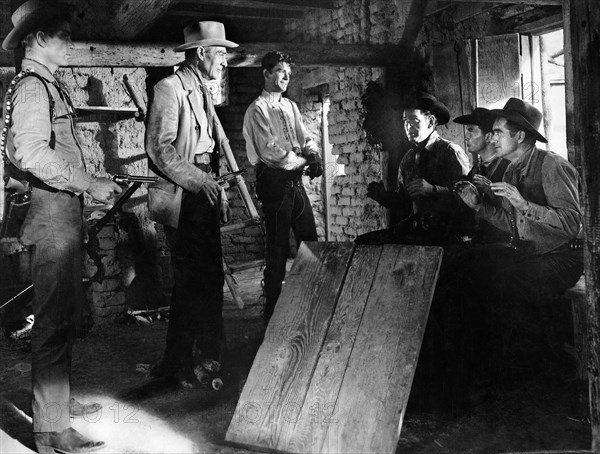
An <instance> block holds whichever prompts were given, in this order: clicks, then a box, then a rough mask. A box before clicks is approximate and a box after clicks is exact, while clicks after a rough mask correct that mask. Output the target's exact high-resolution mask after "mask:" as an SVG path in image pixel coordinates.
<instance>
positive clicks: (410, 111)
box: [355, 92, 470, 244]
mask: <svg viewBox="0 0 600 454" xmlns="http://www.w3.org/2000/svg"><path fill="white" fill-rule="evenodd" d="M403 117H404V128H405V131H406V135H407V137H408V139H409V140H410V142H411V143H412V148H411V149H410V150H409V151H408V152H407V153H406V154H405V155H404V157H403V158H402V161H401V162H400V169H399V172H398V190H397V191H394V192H391V191H386V190H385V187H384V185H383V182H382V181H380V182H372V183H370V184H369V187H368V190H367V196H368V197H370V198H372V199H373V200H375V201H377V202H379V203H380V204H381V205H383V206H385V207H387V208H389V209H390V210H392V211H395V214H396V217H398V218H399V219H405V221H402V222H400V223H399V224H397V225H395V226H394V227H392V228H391V229H386V230H380V231H376V232H369V233H367V234H364V235H360V236H359V237H357V238H356V240H355V242H356V243H357V244H385V243H404V242H416V243H438V242H441V241H443V237H444V236H445V234H446V233H447V232H446V230H447V224H448V223H454V222H455V220H454V219H448V215H451V214H452V216H451V217H453V213H454V212H455V211H456V210H459V209H460V206H459V205H458V203H456V200H455V198H454V197H453V196H452V194H451V193H450V191H451V190H452V188H453V187H454V184H455V183H456V182H457V181H458V180H460V179H462V178H464V176H465V175H466V174H467V172H468V171H469V167H470V164H469V158H468V157H467V154H466V153H465V152H464V150H463V149H462V148H461V147H459V146H458V145H456V144H454V143H452V142H450V141H448V140H446V139H443V138H442V137H440V135H439V134H438V133H437V131H436V127H437V126H438V125H444V124H446V123H447V122H448V120H449V119H450V112H449V111H448V109H447V107H446V106H445V105H444V104H442V103H441V102H440V101H438V100H437V99H436V98H435V97H434V96H433V95H430V94H428V93H422V92H420V93H417V94H416V96H415V97H413V99H411V100H410V101H409V102H408V104H407V105H406V106H405V107H404V113H403ZM448 206H451V207H452V208H451V209H448V210H444V208H446V207H448ZM415 220H421V221H424V222H422V223H421V224H420V226H419V227H424V230H428V231H429V234H425V235H420V234H417V235H415V238H408V237H407V234H409V233H410V234H412V233H413V230H414V227H415V222H414V221H415ZM423 224H425V225H423ZM440 231H441V232H440ZM421 233H422V232H421Z"/></svg>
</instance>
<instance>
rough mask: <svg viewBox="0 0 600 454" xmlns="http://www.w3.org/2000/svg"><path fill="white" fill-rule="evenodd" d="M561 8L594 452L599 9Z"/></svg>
mask: <svg viewBox="0 0 600 454" xmlns="http://www.w3.org/2000/svg"><path fill="white" fill-rule="evenodd" d="M563 11H564V15H565V66H566V74H565V75H566V78H567V80H566V82H567V83H566V85H567V87H569V88H570V89H568V90H567V97H568V98H567V108H568V110H567V116H568V118H567V135H568V144H569V147H570V149H569V155H571V153H573V155H575V156H577V157H580V158H581V163H582V167H583V169H582V170H583V172H582V173H583V207H584V210H585V215H584V229H585V277H586V280H585V284H586V292H587V305H588V340H589V347H590V357H589V362H588V378H589V396H590V420H591V429H592V451H593V452H594V453H600V302H599V301H600V300H599V296H600V178H598V175H600V159H599V157H600V154H599V150H600V54H599V53H598V49H599V48H600V9H598V5H597V0H565V3H564V6H563ZM571 148H573V149H572V150H571Z"/></svg>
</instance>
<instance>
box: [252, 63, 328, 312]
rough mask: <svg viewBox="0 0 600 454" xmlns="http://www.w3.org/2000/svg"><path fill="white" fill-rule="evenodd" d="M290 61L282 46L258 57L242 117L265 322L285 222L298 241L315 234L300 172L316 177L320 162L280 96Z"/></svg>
mask: <svg viewBox="0 0 600 454" xmlns="http://www.w3.org/2000/svg"><path fill="white" fill-rule="evenodd" d="M291 66H292V60H291V58H290V56H289V55H287V54H284V53H282V52H277V51H273V52H269V53H267V54H266V55H265V56H264V57H263V59H262V64H261V70H262V74H263V78H264V84H265V85H264V90H263V91H262V93H261V94H260V96H259V97H258V98H257V99H256V100H255V101H254V102H253V103H252V104H251V105H250V106H249V107H248V109H247V110H246V115H245V117H244V129H243V133H244V138H245V139H246V152H247V154H248V160H249V161H250V163H251V164H252V165H255V166H256V193H257V195H258V198H259V200H260V201H261V203H262V206H263V213H264V216H265V226H266V229H267V254H266V260H267V263H266V267H265V272H264V279H265V294H266V304H265V311H264V319H265V322H268V321H269V319H270V318H271V315H272V314H273V310H274V308H275V303H276V302H277V299H278V298H279V294H280V293H281V284H282V281H283V279H284V277H285V263H286V260H287V257H288V254H289V248H290V244H289V233H290V228H291V229H292V230H293V232H294V236H295V238H296V243H297V244H298V245H299V244H300V243H301V242H302V241H316V240H317V229H316V227H315V219H314V215H313V211H312V208H311V205H310V201H309V199H308V197H307V195H306V191H305V190H304V186H303V185H302V175H303V172H304V168H305V167H307V166H308V170H307V174H308V175H309V176H310V177H311V178H316V177H319V176H321V175H322V173H323V168H322V165H321V158H320V156H319V150H318V148H317V144H316V142H315V141H314V140H313V139H312V137H310V135H309V134H308V131H307V129H306V127H305V125H304V122H303V121H302V116H301V115H300V111H299V110H298V106H297V105H296V103H294V102H293V101H291V100H289V99H287V98H284V97H282V93H284V92H285V91H286V90H287V87H288V84H289V81H290V77H291V73H292V69H291Z"/></svg>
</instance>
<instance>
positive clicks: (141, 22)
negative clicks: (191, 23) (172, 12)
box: [111, 0, 177, 39]
mask: <svg viewBox="0 0 600 454" xmlns="http://www.w3.org/2000/svg"><path fill="white" fill-rule="evenodd" d="M176 1H177V0H123V1H121V2H116V5H117V6H116V8H115V10H114V12H113V14H112V19H111V25H112V29H113V33H114V34H113V35H112V36H114V37H115V38H117V39H132V38H135V37H136V36H138V35H139V34H141V33H143V32H145V31H146V30H148V29H149V28H150V27H151V26H152V25H153V24H154V23H155V22H156V21H158V20H159V19H160V18H161V17H162V16H163V15H164V14H165V13H166V12H167V10H168V9H169V8H170V7H171V6H172V5H173V4H174V3H175V2H176Z"/></svg>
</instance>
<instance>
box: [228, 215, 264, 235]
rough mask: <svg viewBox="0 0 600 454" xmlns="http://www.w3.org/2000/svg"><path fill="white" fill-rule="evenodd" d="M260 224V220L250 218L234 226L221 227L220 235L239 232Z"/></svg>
mask: <svg viewBox="0 0 600 454" xmlns="http://www.w3.org/2000/svg"><path fill="white" fill-rule="evenodd" d="M261 222H262V221H261V220H260V218H250V219H246V220H245V221H242V222H237V223H235V224H229V225H224V226H222V227H221V234H223V233H229V232H233V231H234V230H239V229H243V228H246V227H251V226H253V225H260V223H261Z"/></svg>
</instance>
